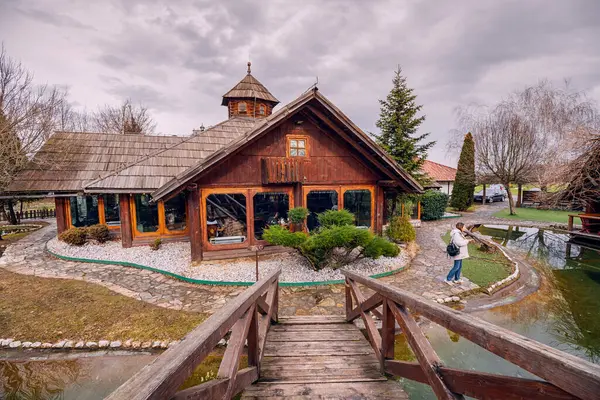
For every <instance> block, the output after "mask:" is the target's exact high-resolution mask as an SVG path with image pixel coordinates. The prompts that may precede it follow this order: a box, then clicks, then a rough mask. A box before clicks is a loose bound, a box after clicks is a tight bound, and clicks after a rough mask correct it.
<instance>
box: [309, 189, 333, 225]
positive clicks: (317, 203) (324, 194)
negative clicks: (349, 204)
mask: <svg viewBox="0 0 600 400" xmlns="http://www.w3.org/2000/svg"><path fill="white" fill-rule="evenodd" d="M306 208H308V211H310V214H309V215H308V218H307V219H306V225H307V226H308V229H309V230H311V231H312V230H313V229H315V228H317V227H318V226H319V220H318V219H317V214H319V213H322V212H324V211H327V210H337V209H338V194H337V191H335V190H312V191H310V192H309V193H308V195H307V196H306Z"/></svg>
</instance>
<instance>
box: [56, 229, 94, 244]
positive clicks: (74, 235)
mask: <svg viewBox="0 0 600 400" xmlns="http://www.w3.org/2000/svg"><path fill="white" fill-rule="evenodd" d="M58 239H59V240H62V241H63V242H65V243H68V244H70V245H71V246H83V245H84V244H85V242H86V241H87V234H86V232H85V229H84V228H71V229H67V230H66V231H64V232H63V233H61V234H60V235H58Z"/></svg>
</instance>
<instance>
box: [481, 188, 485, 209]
mask: <svg viewBox="0 0 600 400" xmlns="http://www.w3.org/2000/svg"><path fill="white" fill-rule="evenodd" d="M481 204H485V183H484V184H483V198H482V199H481Z"/></svg>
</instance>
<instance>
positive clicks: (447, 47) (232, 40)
mask: <svg viewBox="0 0 600 400" xmlns="http://www.w3.org/2000/svg"><path fill="white" fill-rule="evenodd" d="M599 38H600V1H598V0H589V1H584V0H569V1H559V0H540V1H533V0H529V1H522V0H521V1H495V0H489V1H486V0H473V1H442V0H440V1H433V0H423V1H417V0H404V1H363V0H360V1H359V0H357V1H350V0H345V1H336V0H329V1H311V0H303V1H285V0H282V1H269V0H265V1H246V0H240V1H216V0H208V1H204V0H200V1H192V0H169V1H158V0H143V1H136V0H96V1H87V0H37V1H34V0H0V40H1V41H3V43H4V46H5V48H6V50H7V51H8V53H9V54H10V55H11V56H13V57H15V58H18V59H20V60H21V61H22V62H23V63H24V64H25V65H26V66H27V67H28V68H29V69H31V70H32V71H34V72H35V76H36V80H37V81H38V82H47V83H51V84H58V85H65V86H68V87H69V90H70V96H71V99H72V100H73V102H74V103H75V104H76V105H77V106H79V107H87V108H89V109H94V108H96V106H98V105H100V104H105V103H113V104H116V103H118V102H120V100H122V99H124V98H127V97H130V98H131V99H132V100H134V101H141V102H143V103H145V104H146V105H147V106H149V107H150V108H151V109H152V114H153V115H154V116H155V119H156V120H157V122H158V128H157V130H158V132H160V133H164V134H179V135H187V134H190V133H191V130H192V129H193V128H196V127H198V126H200V124H204V125H205V126H208V125H213V124H215V123H217V122H219V121H221V120H223V119H225V118H226V116H227V114H226V109H225V107H221V106H220V101H221V98H220V96H221V95H223V94H224V93H225V92H226V91H227V90H229V89H230V88H231V87H232V86H233V85H234V84H236V83H237V82H238V81H239V80H240V79H241V78H243V76H244V74H245V71H246V62H247V61H248V60H251V61H252V72H253V75H254V76H255V77H256V78H258V79H259V80H260V81H261V82H262V83H263V84H264V85H265V86H266V87H267V88H268V89H269V90H270V91H271V92H272V93H273V94H274V95H275V96H276V97H277V98H278V99H279V100H280V101H281V102H282V103H284V104H285V103H287V102H288V101H291V100H293V99H294V98H295V97H297V96H298V95H300V94H301V93H302V92H303V91H305V90H306V89H307V88H308V87H309V86H311V85H312V84H313V83H314V82H315V80H316V77H317V76H318V79H319V89H320V90H321V93H323V94H324V95H325V96H327V97H328V98H329V99H331V100H332V101H333V102H334V103H335V104H336V105H337V106H338V107H340V108H341V109H342V110H343V111H344V112H345V113H346V114H347V115H348V116H349V117H350V118H352V119H353V120H354V122H355V123H357V125H359V126H360V127H361V128H363V129H364V130H366V131H376V128H375V121H376V120H377V117H378V113H379V103H378V99H381V98H384V97H385V96H386V94H387V92H388V91H389V89H390V85H391V79H392V76H393V71H394V69H395V68H396V66H397V65H401V66H402V69H403V71H404V75H405V76H406V77H407V79H408V83H409V85H410V86H411V87H413V88H415V91H416V94H417V95H418V101H419V103H421V104H423V112H424V113H425V114H426V115H427V120H426V122H425V123H424V124H423V126H422V131H423V132H431V136H432V138H434V139H435V140H437V141H438V144H437V145H436V146H435V148H434V149H433V150H432V151H431V154H430V158H431V159H432V160H434V161H438V162H442V163H448V164H452V163H454V162H455V160H456V155H454V154H448V153H447V151H446V143H447V141H448V138H449V130H451V129H452V128H454V127H455V125H456V118H455V115H454V112H455V109H456V107H460V106H465V105H469V104H473V103H476V104H488V103H493V102H495V101H497V100H498V99H500V98H502V97H503V96H505V95H506V94H507V93H508V92H510V91H512V90H515V89H519V88H522V87H524V86H525V85H528V84H533V83H536V82H537V81H538V80H540V79H545V78H547V79H549V80H551V81H554V82H557V83H558V84H560V83H561V82H562V81H563V80H564V79H565V78H566V79H570V82H571V85H572V86H573V87H575V88H577V89H580V90H586V91H588V93H589V94H590V96H591V97H593V98H594V99H596V101H600V45H599Z"/></svg>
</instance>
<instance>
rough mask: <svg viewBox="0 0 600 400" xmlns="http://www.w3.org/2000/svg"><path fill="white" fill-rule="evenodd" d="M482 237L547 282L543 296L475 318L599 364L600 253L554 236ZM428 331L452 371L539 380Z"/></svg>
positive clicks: (507, 231) (512, 233) (517, 232)
mask: <svg viewBox="0 0 600 400" xmlns="http://www.w3.org/2000/svg"><path fill="white" fill-rule="evenodd" d="M479 232H480V233H481V234H483V235H488V236H491V237H492V238H493V239H494V240H495V241H496V242H498V243H500V244H502V245H503V246H507V247H509V248H512V249H515V250H518V251H520V252H523V253H524V254H525V255H527V256H528V257H530V260H531V261H533V262H535V263H536V265H537V266H539V270H540V273H541V274H542V275H543V276H544V277H545V278H547V279H543V284H542V288H541V289H540V290H539V291H538V292H536V293H534V294H532V295H530V296H528V297H527V298H525V299H524V300H522V301H520V302H518V303H516V304H512V305H507V306H503V307H497V308H494V309H491V310H487V311H483V312H477V313H473V315H476V316H478V317H480V318H482V319H485V320H487V321H489V322H492V323H494V324H496V325H499V326H502V327H504V328H507V329H510V330H511V331H514V332H517V333H519V334H521V335H523V336H527V337H529V338H532V339H535V340H537V341H539V342H542V343H545V344H547V345H549V346H552V347H554V348H557V349H560V350H562V351H565V352H568V353H571V354H574V355H576V356H578V357H581V358H584V359H586V360H588V361H591V362H594V363H600V252H598V251H597V250H595V249H593V248H590V247H587V246H581V245H578V244H575V243H571V242H570V241H569V235H566V234H562V233H558V232H554V231H552V230H543V229H536V228H522V227H512V226H501V225H489V226H482V227H481V228H480V229H479ZM424 330H425V333H426V335H427V337H428V338H429V340H430V341H431V343H432V345H433V347H434V348H435V350H436V352H437V353H438V355H439V356H440V358H441V359H442V361H443V362H444V363H445V364H446V365H447V366H450V367H455V368H464V369H474V370H479V371H484V372H490V373H496V374H505V375H512V376H518V377H529V378H536V377H535V376H533V375H531V374H530V373H528V372H527V371H525V370H523V369H521V368H519V367H517V366H515V365H514V364H511V363H509V362H508V361H505V360H504V359H502V358H500V357H498V356H496V355H494V354H492V353H490V352H488V351H487V350H484V349H482V348H481V347H479V346H477V345H475V344H473V343H471V342H469V341H468V340H466V339H463V338H461V337H460V336H458V335H456V334H454V333H452V332H450V331H447V330H446V329H444V328H442V327H440V326H439V325H437V324H427V326H426V327H425V328H424ZM402 384H403V386H404V387H405V389H406V390H407V391H408V392H409V395H410V398H411V399H435V398H436V397H435V396H434V394H433V392H432V391H431V389H430V388H429V387H428V386H426V385H422V384H419V383H415V382H412V381H408V380H402Z"/></svg>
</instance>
